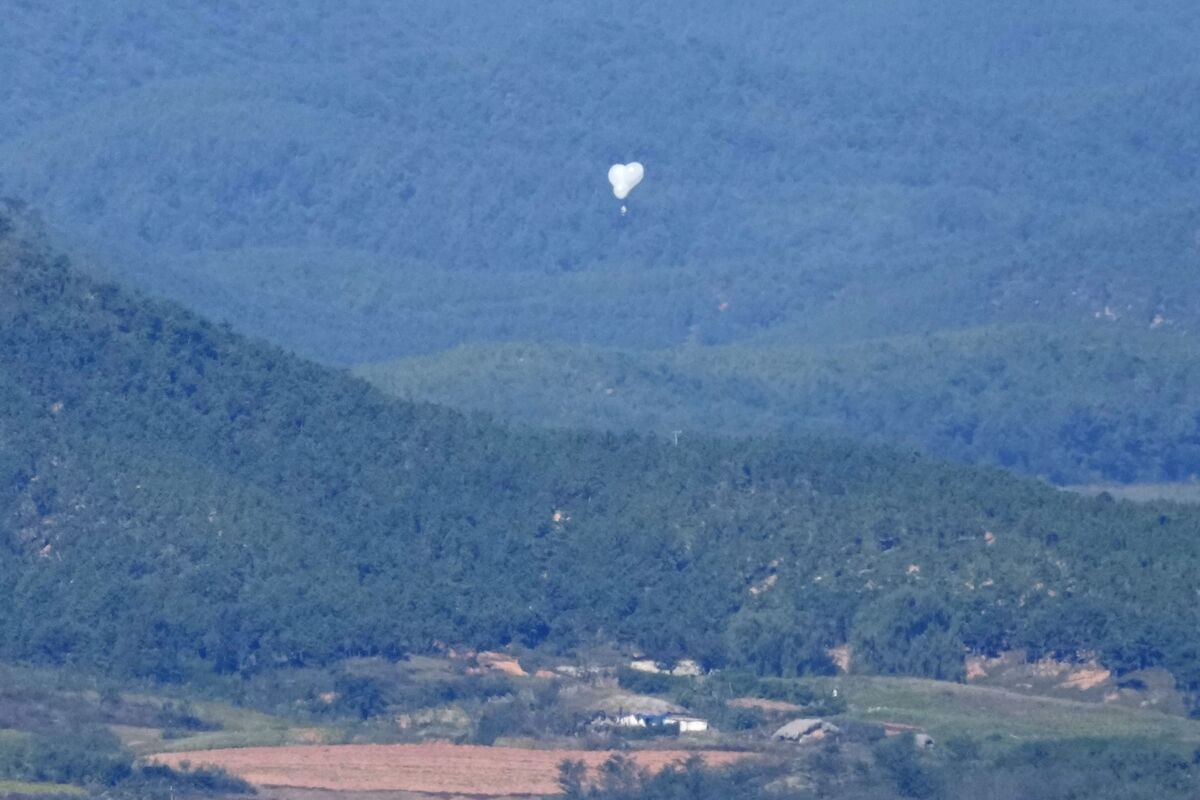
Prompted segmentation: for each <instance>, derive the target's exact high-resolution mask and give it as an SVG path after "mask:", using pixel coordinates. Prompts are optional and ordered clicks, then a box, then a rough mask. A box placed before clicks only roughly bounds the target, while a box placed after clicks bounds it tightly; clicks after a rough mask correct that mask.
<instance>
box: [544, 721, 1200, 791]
mask: <svg viewBox="0 0 1200 800" xmlns="http://www.w3.org/2000/svg"><path fill="white" fill-rule="evenodd" d="M854 738H855V737H841V740H830V741H828V742H826V743H825V744H824V745H822V746H820V747H819V748H816V749H815V750H812V751H808V752H804V753H798V754H796V755H795V756H793V757H792V758H789V759H781V760H779V761H775V762H771V761H769V760H768V761H764V762H759V763H756V764H754V765H753V766H734V767H727V768H723V769H710V768H707V767H705V765H704V763H703V761H702V760H701V759H699V758H693V759H691V760H689V761H687V762H686V763H684V764H682V765H678V766H673V767H668V768H667V769H665V770H663V771H661V772H659V773H657V774H655V775H650V774H649V773H647V772H646V771H645V770H641V769H639V768H638V767H637V765H636V764H635V763H634V762H633V761H632V760H631V759H629V758H627V757H623V756H615V757H613V758H612V759H611V760H609V761H608V762H607V763H605V764H603V765H601V767H600V768H599V769H598V770H596V771H595V772H592V773H589V772H588V771H586V770H585V769H584V766H583V764H582V763H578V762H570V761H567V762H564V763H563V764H562V765H561V766H560V768H559V785H560V786H561V787H562V789H563V793H564V795H565V796H566V797H567V798H569V800H584V799H585V798H586V799H587V800H674V799H675V798H680V797H687V798H697V799H698V800H706V799H707V798H713V800H717V799H718V798H729V797H738V798H749V800H759V799H760V798H761V799H762V800H766V798H777V799H778V800H817V799H818V798H824V799H825V800H904V798H918V799H919V800H957V798H963V797H971V798H979V800H1008V798H1013V797H1037V798H1039V800H1070V799H1071V798H1078V797H1088V798H1095V799H1096V800H1126V799H1127V798H1129V799H1131V800H1156V799H1158V798H1161V799H1162V800H1176V798H1178V800H1186V798H1192V797H1195V796H1196V792H1197V791H1198V790H1200V768H1198V767H1197V764H1198V763H1200V751H1198V752H1192V751H1190V750H1189V749H1188V748H1187V747H1184V746H1182V745H1180V744H1178V743H1167V742H1149V741H1142V740H1138V739H1122V738H1110V739H1104V738H1096V739H1081V740H1068V741H1063V742H1055V743H1051V742H1034V743H1029V744H1024V745H1020V746H1017V747H1015V748H1003V749H996V748H994V747H992V746H991V742H989V741H988V740H978V739H973V738H970V737H960V738H956V739H951V740H949V741H947V742H946V743H945V745H944V746H940V747H939V748H938V751H937V752H936V753H921V752H918V751H917V749H916V748H915V747H914V745H913V738H912V736H911V735H909V736H899V737H895V738H889V739H883V738H879V739H876V740H874V741H873V742H871V743H869V744H868V743H867V742H866V741H857V742H856V741H853V739H854Z"/></svg>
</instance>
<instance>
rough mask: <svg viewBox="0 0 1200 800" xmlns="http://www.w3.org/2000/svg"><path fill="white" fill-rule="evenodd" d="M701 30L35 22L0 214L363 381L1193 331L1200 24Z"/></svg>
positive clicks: (894, 10)
mask: <svg viewBox="0 0 1200 800" xmlns="http://www.w3.org/2000/svg"><path fill="white" fill-rule="evenodd" d="M699 5H700V6H702V7H700V8H698V7H697V6H698V4H697V3H693V2H684V0H663V1H662V2H658V3H655V4H653V5H646V4H642V5H638V6H636V7H631V8H629V9H626V13H612V12H610V11H609V10H605V11H600V10H598V9H597V8H596V7H595V6H594V5H593V4H590V3H587V2H585V0H570V1H569V2H560V3H557V4H556V6H555V9H554V10H553V12H546V11H545V9H544V8H542V7H541V5H540V4H538V3H534V2H524V3H522V4H520V7H521V8H523V10H517V9H516V8H513V7H510V8H508V9H506V10H503V11H502V10H499V9H495V10H487V11H480V10H479V9H477V8H474V7H472V6H470V5H464V4H461V3H439V4H436V6H434V7H429V8H426V7H424V6H418V5H411V4H410V5H405V6H398V5H396V4H394V3H386V2H380V0H371V1H370V2H362V3H354V4H352V5H343V6H340V7H338V8H336V9H328V10H325V11H323V12H322V13H296V12H295V9H294V8H293V7H292V5H291V4H288V3H285V2H281V0H273V2H262V3H256V4H254V5H253V6H247V7H242V8H239V9H231V8H228V7H226V6H223V5H220V4H213V3H207V4H199V5H196V6H195V7H192V8H188V9H171V10H169V11H168V10H160V11H154V12H147V11H146V10H145V8H144V7H143V6H142V4H139V3H137V2H134V0H119V2H114V3H109V4H106V5H105V6H104V8H103V10H101V9H99V8H93V7H91V6H87V5H86V4H84V5H80V6H79V7H75V8H72V9H71V10H70V11H69V12H68V11H64V10H63V9H61V8H51V7H46V6H41V5H38V4H21V5H20V6H18V7H16V8H12V9H9V13H8V14H7V16H6V22H7V24H6V25H5V29H4V31H3V32H0V53H2V55H0V72H2V73H3V74H4V75H6V76H8V80H6V81H5V82H4V85H3V87H0V103H2V104H3V107H4V108H5V111H6V113H5V118H4V120H0V190H2V191H3V192H4V193H6V194H13V195H17V196H21V197H24V198H26V199H28V200H30V201H31V202H33V203H35V204H36V205H37V206H39V207H40V208H42V209H44V210H45V211H46V212H47V213H48V214H49V216H50V218H51V219H52V220H54V222H55V224H56V225H57V226H58V227H59V228H60V229H61V230H62V231H63V233H64V234H66V235H68V236H70V238H71V239H72V240H73V241H76V242H80V243H82V244H84V245H87V246H88V247H89V248H91V249H92V250H93V251H94V252H97V253H105V254H107V255H108V256H109V260H111V261H112V264H113V267H112V268H113V269H114V270H115V271H117V272H118V273H119V274H120V275H121V277H123V278H124V279H127V280H132V281H135V282H137V283H139V284H140V285H142V286H145V287H152V288H154V289H155V290H157V291H161V292H165V293H167V294H169V295H170V296H171V297H173V298H174V299H177V300H183V301H185V302H187V303H188V304H190V305H191V306H193V307H194V308H197V309H200V310H202V311H203V312H205V313H207V314H210V315H212V316H214V317H217V318H225V319H230V320H236V321H237V323H238V324H239V325H242V326H245V328H246V329H247V330H250V331H252V332H254V333H258V334H262V335H266V336H268V337H269V338H272V339H274V340H275V341H277V342H280V343H283V344H285V345H288V346H292V347H296V348H300V349H301V350H302V351H303V352H305V353H306V354H310V355H315V356H319V357H321V358H323V359H327V360H333V361H340V362H343V363H349V362H355V361H364V360H369V359H371V360H373V359H375V358H384V357H395V356H397V355H401V354H404V353H412V352H420V351H427V350H431V349H435V348H440V347H444V346H447V345H448V344H455V343H461V342H463V341H475V340H480V339H502V340H508V339H514V338H517V339H526V340H537V341H546V340H557V341H572V342H573V341H580V340H584V341H588V342H591V343H594V344H608V345H628V346H639V347H641V346H648V345H649V346H659V347H662V346H668V345H672V344H676V343H678V342H679V341H682V340H684V339H685V338H687V337H688V336H689V335H692V334H693V333H694V334H695V335H696V336H697V337H699V338H700V339H701V340H704V341H729V340H732V339H745V338H747V337H750V336H759V335H762V334H763V333H764V332H775V333H776V334H777V336H778V337H779V338H781V339H788V340H792V341H795V340H796V339H797V338H803V339H805V340H808V339H814V338H820V339H824V340H840V339H845V338H851V337H857V336H862V335H883V334H888V333H896V332H920V331H924V330H928V329H931V328H932V329H938V328H943V327H962V326H964V325H978V324H984V323H988V322H1003V321H1012V320H1024V321H1030V320H1042V321H1055V320H1061V319H1063V318H1068V319H1071V320H1077V319H1079V318H1080V317H1081V316H1084V315H1087V316H1089V317H1090V315H1091V314H1092V313H1093V312H1094V311H1097V310H1100V309H1102V308H1104V307H1105V306H1106V305H1111V306H1112V307H1113V308H1114V309H1117V310H1119V312H1120V313H1121V315H1122V316H1123V317H1125V318H1126V319H1129V320H1133V321H1134V324H1135V325H1136V326H1138V327H1141V326H1143V325H1145V324H1148V323H1149V321H1150V319H1151V318H1152V317H1153V316H1154V314H1155V313H1159V312H1161V313H1163V314H1164V315H1165V316H1166V317H1168V318H1171V319H1173V320H1175V321H1177V322H1178V323H1180V324H1187V325H1193V324H1194V323H1195V321H1196V320H1197V318H1198V315H1200V306H1198V305H1197V303H1198V302H1200V301H1197V299H1196V298H1195V297H1194V293H1190V292H1179V291H1177V287H1179V286H1183V285H1187V282H1188V280H1189V279H1190V277H1191V275H1192V274H1193V271H1194V268H1195V265H1196V261H1197V257H1198V256H1197V252H1196V243H1195V229H1196V227H1197V219H1198V215H1200V205H1198V203H1200V201H1197V199H1196V197H1197V194H1196V191H1195V187H1196V179H1197V172H1196V170H1197V167H1196V164H1197V163H1200V160H1198V159H1197V158H1196V153H1195V145H1194V137H1193V136H1192V135H1191V133H1192V131H1194V130H1195V129H1196V127H1197V124H1198V123H1200V117H1198V116H1197V115H1198V114H1200V110H1198V109H1200V103H1197V102H1194V101H1195V99H1196V97H1197V92H1198V90H1200V89H1198V87H1200V84H1197V81H1196V77H1195V75H1194V60H1193V53H1192V51H1191V48H1190V42H1191V41H1194V40H1195V39H1196V38H1197V37H1200V15H1198V14H1197V12H1196V10H1195V8H1194V7H1193V6H1192V5H1190V4H1188V3H1187V2H1185V0H1169V1H1168V2H1160V3H1156V4H1154V6H1153V7H1152V8H1149V7H1138V6H1136V4H1134V3H1132V2H1131V0H1103V2H1095V1H1091V2H1085V0H1072V2H1069V3H1066V4H1062V5H1060V6H1056V7H1055V8H1047V7H1045V5H1044V4H1037V3H1033V2H1030V1H1028V0H1026V2H1021V3H1002V2H999V0H992V1H991V2H988V3H987V4H986V6H985V7H984V8H985V9H986V10H978V11H972V12H969V13H968V12H963V11H961V10H959V9H955V8H953V7H952V6H951V5H950V4H949V3H940V4H939V5H938V7H937V10H936V11H935V10H930V8H929V7H928V6H926V5H924V4H919V3H915V2H906V3H901V4H896V5H895V6H892V7H889V8H888V9H885V10H881V11H877V12H873V13H871V14H864V13H863V12H862V11H861V10H860V9H858V8H857V7H855V6H850V5H845V4H841V5H839V6H837V7H835V8H829V7H828V6H827V5H826V4H823V3H820V2H817V1H816V0H806V2H800V3H792V4H785V3H780V2H778V0H762V1H761V2H756V3H753V4H751V6H750V7H748V8H747V9H746V10H745V11H741V12H739V13H737V14H733V13H732V12H730V10H729V9H728V7H725V6H722V5H721V4H719V3H715V2H709V3H704V4H699ZM1031 41H1036V46H1033V45H1031V44H1030V42H1031ZM247 75H252V76H254V79H253V80H246V76H247ZM635 157H636V158H639V159H640V160H642V161H644V162H645V163H646V164H647V167H648V170H649V172H648V177H647V179H646V181H645V182H644V183H643V185H642V186H640V187H639V188H638V191H637V194H636V197H635V198H634V199H633V203H632V205H631V212H630V214H629V216H628V217H626V218H622V217H620V216H619V214H618V213H617V203H615V202H614V199H613V198H612V196H611V194H610V192H609V190H608V186H607V184H606V182H605V180H604V174H605V170H606V169H607V167H608V165H609V164H610V163H612V162H613V161H615V160H628V159H630V158H635ZM115 254H120V255H121V256H123V257H122V258H120V259H118V258H115V257H114V256H115ZM518 287H519V288H518ZM481 289H486V291H480V290H481ZM722 303H728V304H729V306H728V311H727V313H718V312H717V308H718V307H719V306H720V304H722Z"/></svg>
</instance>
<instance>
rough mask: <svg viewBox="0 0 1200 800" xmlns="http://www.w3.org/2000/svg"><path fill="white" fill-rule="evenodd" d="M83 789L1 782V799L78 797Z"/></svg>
mask: <svg viewBox="0 0 1200 800" xmlns="http://www.w3.org/2000/svg"><path fill="white" fill-rule="evenodd" d="M83 794H84V791H83V788H82V787H79V786H72V785H71V784H69V783H29V782H26V781H4V780H0V797H13V796H15V797H78V796H80V795H83Z"/></svg>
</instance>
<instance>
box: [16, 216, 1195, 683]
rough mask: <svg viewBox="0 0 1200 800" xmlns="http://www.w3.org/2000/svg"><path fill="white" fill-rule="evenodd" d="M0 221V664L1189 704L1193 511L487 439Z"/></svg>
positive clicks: (767, 452) (633, 445) (871, 467)
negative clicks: (605, 678)
mask: <svg viewBox="0 0 1200 800" xmlns="http://www.w3.org/2000/svg"><path fill="white" fill-rule="evenodd" d="M22 224H23V223H22V222H21V221H20V220H19V219H17V218H14V217H11V216H6V217H4V222H3V224H2V225H0V229H7V234H6V235H3V238H2V239H0V286H2V287H3V291H2V292H0V552H2V553H3V558H0V596H4V597H5V598H8V600H7V602H6V603H4V604H3V606H2V607H0V658H8V659H25V660H34V661H45V662H55V663H74V664H79V665H85V666H88V667H89V668H100V669H104V670H108V671H111V672H112V673H115V674H127V675H128V674H132V675H143V676H153V677H155V678H158V679H164V680H179V679H183V678H186V677H187V676H188V675H189V674H195V673H196V671H198V670H199V671H211V670H215V671H217V672H221V673H243V674H246V673H253V672H255V671H262V670H268V669H271V668H272V667H274V666H277V665H284V664H292V665H296V664H322V663H328V662H330V661H332V660H335V659H339V658H342V657H345V656H349V655H382V656H391V657H398V656H400V655H402V654H403V653H405V652H409V651H420V650H428V649H430V648H432V647H433V646H434V644H435V643H436V642H452V643H460V644H464V645H468V646H480V647H482V646H490V647H494V646H501V645H504V644H507V643H510V642H517V643H521V644H524V645H527V646H541V647H547V648H555V649H567V648H571V647H574V646H576V645H578V644H580V643H581V642H587V641H594V640H596V639H600V640H602V641H610V642H611V641H617V642H622V643H630V644H634V645H636V646H638V647H640V648H642V649H643V650H645V651H646V652H648V653H651V654H653V655H655V656H657V657H660V658H664V659H667V658H679V657H682V656H690V657H693V658H698V659H700V660H702V661H703V662H704V663H706V664H707V665H709V666H718V665H720V666H730V667H735V666H742V667H745V668H748V669H751V670H753V671H756V672H758V673H761V674H764V675H784V676H788V675H795V674H798V673H803V672H812V671H816V672H821V671H828V670H830V669H831V668H832V667H831V665H830V662H829V657H828V656H827V655H826V648H828V647H829V646H831V645H835V644H841V643H844V642H850V643H851V644H852V645H853V647H854V649H855V651H856V652H857V653H859V654H861V655H860V657H859V658H860V660H859V662H858V663H859V665H860V666H861V667H862V668H866V669H873V670H878V671H881V672H898V673H909V674H924V675H935V676H943V677H954V676H956V675H957V674H959V672H960V671H961V668H962V660H963V657H964V654H965V653H966V652H967V651H968V650H975V651H985V652H994V651H996V650H998V649H1001V648H1005V647H1026V648H1029V649H1030V650H1031V651H1033V652H1034V653H1035V654H1037V653H1042V652H1052V653H1056V654H1063V655H1068V656H1069V655H1073V654H1075V653H1076V652H1078V651H1080V650H1089V651H1095V652H1096V653H1098V654H1099V655H1100V657H1101V658H1102V659H1103V660H1104V662H1105V663H1106V664H1108V665H1110V666H1112V667H1113V668H1115V669H1118V670H1128V669H1135V668H1138V667H1146V666H1153V665H1161V666H1165V667H1167V668H1169V669H1171V670H1173V671H1175V672H1176V674H1177V675H1178V676H1179V678H1180V680H1181V681H1182V682H1183V684H1184V685H1186V686H1189V687H1193V688H1200V668H1198V667H1197V664H1200V659H1197V658H1196V649H1195V648H1196V644H1195V637H1194V631H1195V630H1196V628H1197V625H1200V617H1198V616H1197V615H1198V614H1200V611H1198V609H1197V607H1196V604H1195V603H1194V596H1193V591H1194V576H1195V575H1196V574H1197V570H1198V569H1200V542H1198V541H1197V540H1196V537H1195V532H1196V530H1198V529H1200V512H1197V511H1195V510H1189V509H1186V508H1183V507H1171V506H1162V507H1154V506H1145V507H1135V506H1131V505H1126V504H1116V503H1113V502H1111V501H1107V500H1105V499H1103V498H1101V499H1087V498H1083V497H1078V496H1074V495H1069V494H1064V493H1062V492H1059V491H1058V490H1055V489H1053V488H1051V487H1048V486H1044V485H1041V484H1039V483H1037V482H1034V481H1031V480H1026V479H1020V478H1016V477H1013V476H1010V475H1007V474H1004V473H1002V472H1000V471H996V470H988V469H976V468H964V467H957V466H953V465H950V464H946V463H941V462H936V461H932V460H929V459H926V458H923V457H919V456H914V455H908V454H903V453H897V452H894V451H889V450H884V449H879V448H871V447H864V446H858V445H853V444H850V443H846V442H839V441H828V440H821V439H813V438H758V439H738V440H721V439H715V438H704V437H699V436H697V437H689V438H683V439H681V440H680V441H679V442H678V444H675V443H673V442H672V440H671V439H670V438H665V439H664V438H657V437H652V436H650V437H641V436H636V435H633V434H628V435H613V434H601V433H589V432H578V431H536V430H519V429H509V428H504V427H500V426H498V425H496V424H494V423H492V422H490V421H488V420H486V419H482V418H477V417H469V416H464V415H462V414H459V413H456V412H452V411H449V410H446V409H444V408H440V407H436V406H428V405H416V404H410V403H405V402H401V401H398V400H396V399H393V398H388V397H387V396H385V395H383V394H382V393H380V392H378V391H377V390H375V389H373V388H372V387H370V386H369V385H367V384H366V383H364V382H361V381H358V380H355V379H353V378H351V377H349V376H347V375H345V374H343V373H340V372H337V371H334V370H330V369H327V368H324V367H320V366H317V365H315V364H312V363H309V362H305V361H302V360H300V359H298V358H296V357H294V356H291V355H288V354H286V353H285V352H283V351H281V350H279V349H277V348H275V347H272V346H268V345H265V344H262V343H258V342H255V341H252V340H248V339H245V338H243V337H240V336H238V335H235V334H233V333H231V332H230V331H229V330H227V329H226V328H223V327H221V326H217V325H213V324H210V323H208V322H205V321H203V320H201V319H198V318H196V317H194V316H192V315H191V314H189V313H188V312H185V311H184V310H182V309H180V308H179V307H177V306H174V305H171V304H168V303H164V302H154V301H148V300H146V299H144V298H142V297H140V296H137V295H136V294H131V293H128V292H126V291H123V290H121V289H119V288H117V287H115V286H113V285H109V284H104V283H99V282H96V281H94V280H92V279H90V278H87V277H85V276H83V275H82V274H80V273H79V272H77V271H74V270H72V269H71V267H70V266H69V264H67V263H66V262H65V261H64V260H63V259H60V258H56V257H55V256H54V255H53V254H52V253H51V252H49V251H47V250H46V249H45V247H44V246H43V245H41V244H38V243H36V242H30V241H29V240H28V237H26V236H24V235H23V234H22V233H21V231H22Z"/></svg>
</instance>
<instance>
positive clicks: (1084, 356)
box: [356, 323, 1200, 483]
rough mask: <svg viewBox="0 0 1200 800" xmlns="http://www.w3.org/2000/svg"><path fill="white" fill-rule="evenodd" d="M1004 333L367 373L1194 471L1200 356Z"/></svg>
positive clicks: (459, 394)
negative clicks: (838, 344)
mask: <svg viewBox="0 0 1200 800" xmlns="http://www.w3.org/2000/svg"><path fill="white" fill-rule="evenodd" d="M1107 326H1108V323H1097V324H1096V325H1095V326H1093V327H1091V328H1090V329H1087V330H1084V331H1078V332H1074V333H1071V332H1067V331H1063V330H1061V329H1056V328H1054V327H1051V326H1000V327H993V328H983V329H978V330H972V331H968V332H960V333H943V334H938V335H933V336H928V337H909V338H894V339H885V340H882V341H872V342H867V343H855V344H851V345H843V346H834V347H804V348H799V347H790V348H785V347H779V348H764V347H748V346H742V345H739V346H730V347H714V348H699V347H698V348H684V349H682V350H672V351H658V352H652V353H636V352H628V351H624V352H623V351H617V350H608V349H599V348H588V347H571V346H566V345H558V346H555V345H540V346H539V345H513V344H509V345H472V346H469V347H463V348H459V349H456V350H453V351H450V352H447V353H442V354H439V355H435V356H420V357H413V358H408V359H401V360H398V361H393V362H388V363H384V364H376V365H364V366H362V367H359V368H357V369H356V374H359V375H361V376H363V377H365V378H367V379H368V380H370V381H371V382H372V383H374V384H376V385H377V386H379V387H380V388H382V389H384V390H385V391H388V392H390V393H392V394H395V395H397V396H399V397H404V398H406V399H410V400H419V401H430V402H435V403H446V404H451V405H455V406H457V407H461V408H467V409H472V410H478V411H486V412H489V413H492V414H495V415H496V416H498V417H501V418H504V419H508V420H515V421H519V422H521V423H525V424H536V425H549V426H556V427H577V428H582V427H594V428H600V429H608V430H626V429H633V430H639V431H646V432H657V433H660V434H662V433H667V432H670V431H673V430H682V431H684V432H686V433H687V434H688V435H690V434H691V433H692V432H702V433H726V434H737V435H747V434H752V433H763V432H767V431H773V432H784V433H791V434H796V433H813V432H821V433H827V434H836V435H842V436H847V437H850V438H854V439H856V440H860V441H863V440H865V441H873V442H879V443H892V444H902V443H903V444H909V445H911V446H914V447H917V448H919V449H921V450H923V451H925V452H929V453H933V454H935V455H938V456H940V457H943V458H950V459H953V460H955V461H963V462H967V463H982V464H993V465H997V466H1003V467H1005V468H1009V469H1014V470H1017V471H1020V472H1025V473H1032V474H1035V475H1041V476H1044V477H1047V478H1049V479H1050V480H1052V481H1054V482H1056V483H1086V482H1091V481H1100V480H1104V481H1121V482H1127V481H1163V480H1166V481H1179V480H1186V479H1188V478H1189V477H1192V476H1196V475H1200V413H1197V412H1196V409H1200V351H1198V350H1197V347H1196V344H1195V342H1194V341H1193V340H1191V339H1190V338H1185V337H1181V336H1178V335H1176V334H1174V333H1170V332H1167V331H1152V332H1148V333H1142V334H1131V333H1129V332H1119V331H1114V330H1111V329H1109V328H1108V327H1107Z"/></svg>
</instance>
